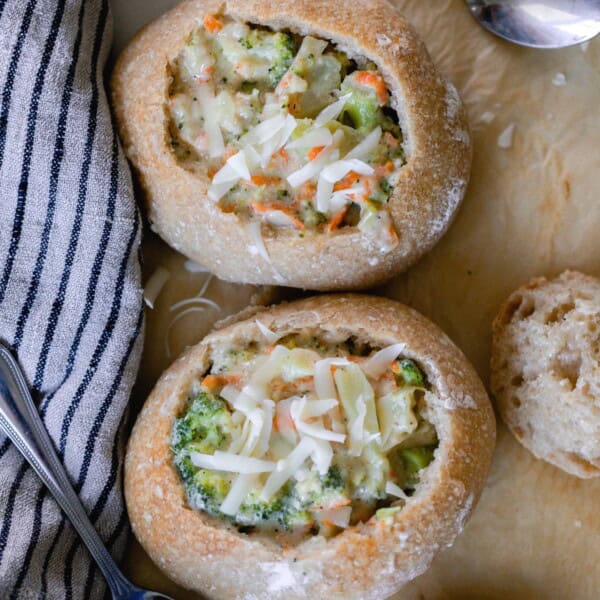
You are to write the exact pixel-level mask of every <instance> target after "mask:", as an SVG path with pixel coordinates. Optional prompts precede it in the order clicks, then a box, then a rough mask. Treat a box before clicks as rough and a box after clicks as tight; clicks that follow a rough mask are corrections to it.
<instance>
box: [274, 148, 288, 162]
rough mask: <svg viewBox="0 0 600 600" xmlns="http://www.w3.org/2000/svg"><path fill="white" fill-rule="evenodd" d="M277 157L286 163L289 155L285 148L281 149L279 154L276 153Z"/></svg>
mask: <svg viewBox="0 0 600 600" xmlns="http://www.w3.org/2000/svg"><path fill="white" fill-rule="evenodd" d="M277 154H278V155H279V156H281V158H283V160H285V161H287V160H288V158H289V155H288V153H287V151H286V149H285V148H281V150H279V152H278V153H277Z"/></svg>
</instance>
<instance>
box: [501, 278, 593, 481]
mask: <svg viewBox="0 0 600 600" xmlns="http://www.w3.org/2000/svg"><path fill="white" fill-rule="evenodd" d="M491 387H492V392H493V394H494V396H495V399H496V402H497V406H498V410H499V411H500V414H501V416H502V419H503V420H504V421H505V423H506V424H507V425H508V427H509V428H510V430H511V431H512V432H513V434H514V435H515V437H516V438H517V439H518V440H519V441H520V442H521V443H522V444H523V445H524V446H525V447H526V448H528V449H529V450H530V451H531V452H533V454H534V455H535V456H536V457H538V458H541V459H543V460H546V461H548V462H550V463H552V464H553V465H556V466H557V467H559V468H561V469H563V470H564V471H566V472H567V473H571V474H572V475H576V476H578V477H583V478H588V477H597V476H599V475H600V281H598V279H596V278H594V277H590V276H588V275H583V274H581V273H578V272H575V271H565V272H564V273H562V274H561V275H560V276H559V277H557V278H555V279H552V280H547V279H546V278H544V277H539V278H535V279H532V280H531V281H530V282H529V283H528V284H527V285H525V286H523V287H521V288H519V289H517V290H515V291H514V292H513V293H512V294H511V295H510V296H509V298H508V300H506V302H505V303H504V304H503V305H502V307H501V308H500V311H499V312H498V315H497V316H496V318H495V320H494V324H493V341H492V360H491Z"/></svg>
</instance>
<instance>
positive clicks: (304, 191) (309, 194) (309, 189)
mask: <svg viewBox="0 0 600 600" xmlns="http://www.w3.org/2000/svg"><path fill="white" fill-rule="evenodd" d="M316 191H317V186H316V185H315V184H314V183H312V182H311V181H307V182H306V183H303V184H302V186H301V187H300V189H299V190H298V191H297V192H296V198H298V199H299V200H312V199H313V198H314V197H315V192H316Z"/></svg>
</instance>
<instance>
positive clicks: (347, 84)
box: [340, 76, 384, 132]
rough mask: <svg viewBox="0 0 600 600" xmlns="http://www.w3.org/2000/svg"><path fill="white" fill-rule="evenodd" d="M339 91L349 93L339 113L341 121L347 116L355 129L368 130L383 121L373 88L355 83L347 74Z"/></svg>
mask: <svg viewBox="0 0 600 600" xmlns="http://www.w3.org/2000/svg"><path fill="white" fill-rule="evenodd" d="M340 93H341V95H342V96H345V95H347V94H350V97H349V98H348V100H346V104H345V106H344V110H343V111H342V113H341V115H340V120H341V121H342V122H347V120H348V118H349V120H350V122H351V123H352V126H353V127H354V128H355V129H358V130H360V131H364V132H369V131H372V130H373V129H374V128H375V127H376V126H377V125H379V124H380V123H381V122H382V121H383V118H384V114H383V112H382V110H381V108H380V107H379V104H378V102H377V95H376V94H375V90H372V89H369V88H365V87H362V86H358V85H356V84H355V83H354V81H353V79H352V76H348V77H346V78H345V79H344V81H343V82H342V85H341V88H340ZM345 118H346V119H345Z"/></svg>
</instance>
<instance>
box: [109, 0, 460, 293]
mask: <svg viewBox="0 0 600 600" xmlns="http://www.w3.org/2000/svg"><path fill="white" fill-rule="evenodd" d="M112 98H113V107H114V111H115V114H116V118H117V122H118V125H119V130H120V134H121V138H122V141H123V144H124V147H125V150H126V153H127V155H128V157H129V159H130V160H131V162H132V163H133V165H134V167H135V169H136V171H137V174H138V176H139V180H140V183H141V187H142V188H143V191H144V194H145V197H146V206H147V209H148V217H149V219H150V222H151V224H152V227H153V228H154V229H155V230H156V231H157V232H158V233H159V234H160V235H161V236H162V237H163V238H164V239H165V240H166V241H167V242H168V243H169V244H171V245H172V246H173V247H174V248H176V249H177V250H179V251H181V252H182V253H184V254H186V255H187V256H189V257H190V258H192V259H193V260H195V261H197V262H199V263H200V264H203V265H204V266H206V267H207V268H209V269H210V270H211V271H212V272H214V273H215V274H216V275H217V276H218V277H220V278H222V279H226V280H230V281H237V282H245V283H262V284H285V285H289V286H295V287H302V288H307V289H315V290H342V289H358V288H365V287H368V286H371V285H374V284H376V283H380V282H382V281H383V280H385V279H389V278H390V277H392V276H393V275H395V274H397V273H398V272H400V271H402V270H404V269H406V268H407V267H408V266H409V265H411V264H412V263H414V262H415V261H416V260H417V259H418V258H419V257H420V256H421V255H422V254H423V253H425V252H427V251H428V250H429V249H430V248H431V247H432V246H433V245H434V244H435V243H436V242H437V240H438V239H439V238H440V237H441V236H442V235H443V233H444V232H445V230H446V229H447V227H448V226H449V224H450V222H451V220H452V218H453V216H454V214H455V212H456V210H457V208H458V206H459V204H460V201H461V200H462V197H463V194H464V192H465V188H466V185H467V181H468V178H469V171H470V161H471V145H470V137H469V132H468V126H467V123H466V119H465V111H464V109H463V107H462V104H461V101H460V99H459V97H458V94H457V92H456V90H455V88H454V87H453V86H452V84H450V83H449V82H446V81H445V80H444V79H443V78H442V77H441V76H440V75H439V74H438V73H437V71H436V70H435V67H434V65H433V64H432V62H431V59H430V57H429V55H428V53H427V51H426V49H425V47H424V45H423V43H422V42H421V41H420V39H419V38H418V36H417V35H416V33H415V32H414V31H413V29H412V28H411V27H410V25H409V24H408V23H407V22H406V21H405V20H404V18H403V17H402V16H401V15H400V14H398V12H397V11H396V10H395V9H394V8H393V7H392V6H391V5H390V4H389V3H388V2H386V1H385V0H369V1H368V2H367V1H366V0H358V1H357V2H356V3H355V4H354V5H353V7H352V10H351V11H348V7H347V5H346V4H345V3H344V2H342V1H341V0H327V1H325V0H322V1H312V0H298V1H296V0H293V1H292V0H288V1H282V2H276V3H267V2H265V1H264V0H238V1H236V2H221V1H215V0H207V1H198V0H188V1H185V2H182V3H181V4H180V5H178V6H177V7H175V8H174V9H172V10H171V11H170V12H168V13H167V14H165V15H164V16H163V17H161V18H160V19H158V20H157V21H155V22H154V23H152V24H150V25H149V26H147V27H146V28H145V29H144V30H142V31H141V32H140V33H139V34H138V35H137V36H136V37H135V38H134V40H133V41H132V42H131V43H130V44H129V46H128V47H127V48H126V49H125V50H124V52H123V53H122V55H121V56H120V58H119V60H118V62H117V65H116V67H115V70H114V73H113V76H112ZM273 150H274V152H273Z"/></svg>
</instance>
